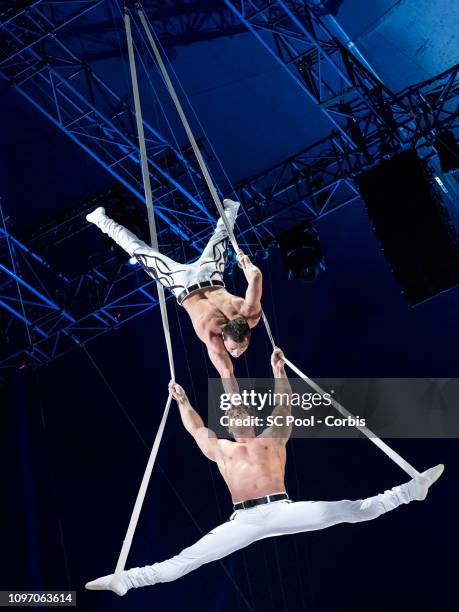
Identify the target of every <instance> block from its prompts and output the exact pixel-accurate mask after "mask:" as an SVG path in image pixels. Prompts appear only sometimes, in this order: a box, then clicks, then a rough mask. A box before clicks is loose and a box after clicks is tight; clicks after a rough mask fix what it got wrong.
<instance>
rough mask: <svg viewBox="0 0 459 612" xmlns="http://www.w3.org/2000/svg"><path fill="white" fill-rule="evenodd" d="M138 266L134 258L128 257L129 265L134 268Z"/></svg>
mask: <svg viewBox="0 0 459 612" xmlns="http://www.w3.org/2000/svg"><path fill="white" fill-rule="evenodd" d="M137 264H138V261H137V259H136V258H135V257H129V265H131V266H135V265H137Z"/></svg>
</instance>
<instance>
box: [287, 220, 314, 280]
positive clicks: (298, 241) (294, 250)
mask: <svg viewBox="0 0 459 612" xmlns="http://www.w3.org/2000/svg"><path fill="white" fill-rule="evenodd" d="M278 242H279V246H280V250H281V255H282V259H283V261H284V264H285V266H286V268H287V270H288V276H289V278H297V279H299V280H301V281H303V282H304V283H311V282H312V281H314V280H315V279H316V278H317V276H318V275H319V273H320V272H321V270H324V269H325V263H324V258H323V254H322V249H321V247H320V241H319V234H318V233H317V231H316V230H315V229H314V228H313V227H311V225H310V224H309V223H302V224H301V225H297V226H295V227H293V228H291V229H289V230H287V231H285V232H283V233H282V234H279V236H278Z"/></svg>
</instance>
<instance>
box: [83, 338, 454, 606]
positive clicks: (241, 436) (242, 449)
mask: <svg viewBox="0 0 459 612" xmlns="http://www.w3.org/2000/svg"><path fill="white" fill-rule="evenodd" d="M271 364H272V369H273V373H274V377H275V379H276V381H275V392H276V393H280V394H283V402H281V403H279V404H278V405H277V406H276V407H275V408H274V410H273V415H274V416H280V417H281V419H280V421H281V423H280V424H279V425H277V427H275V428H273V427H270V428H267V429H265V430H264V431H263V432H262V433H261V434H260V435H258V436H256V435H255V431H254V429H253V428H252V427H251V426H247V425H246V424H245V422H244V420H242V421H238V419H240V418H241V417H244V416H247V412H246V410H245V409H244V408H242V407H237V408H236V407H232V408H230V411H231V415H230V424H231V425H230V427H229V428H228V429H229V431H230V433H231V436H232V437H233V438H234V441H230V440H226V439H218V438H217V437H216V435H215V433H214V432H213V431H211V430H210V429H208V428H206V427H205V425H204V423H203V420H202V419H201V417H200V416H199V414H198V413H197V412H196V411H195V410H194V409H193V408H192V407H191V405H190V402H189V400H188V398H187V396H186V394H185V392H184V390H183V389H182V388H181V387H180V386H179V385H177V384H176V383H173V382H171V383H170V385H169V389H170V392H171V394H172V395H173V397H174V399H175V400H176V401H177V404H178V407H179V410H180V415H181V418H182V422H183V425H184V427H185V429H186V430H187V431H188V432H189V433H190V434H191V435H192V436H193V438H194V439H195V440H196V443H197V445H198V446H199V448H200V449H201V451H202V452H203V453H204V455H205V456H206V457H207V458H208V459H210V460H211V461H215V462H216V463H217V466H218V468H219V470H220V472H221V475H222V476H223V478H224V480H225V482H226V484H227V486H228V489H229V491H230V493H231V496H232V499H233V504H234V506H233V509H234V512H233V514H232V515H231V516H230V517H229V519H228V521H227V522H226V523H223V524H222V525H219V526H218V527H215V528H214V529H212V531H210V532H209V533H208V534H207V535H205V536H204V537H203V538H201V539H200V540H199V541H198V542H196V543H195V544H193V545H192V546H190V547H188V548H185V549H184V550H182V552H181V553H179V554H178V555H176V556H175V557H172V558H171V559H168V560H166V561H162V562H160V563H154V564H153V565H147V566H145V567H135V568H132V569H129V570H125V571H123V573H122V574H121V575H120V578H119V579H117V580H116V581H114V580H113V578H114V575H113V574H111V575H109V576H104V577H102V578H98V579H96V580H93V581H91V582H88V583H87V584H86V588H87V589H91V590H112V591H114V592H115V593H117V594H118V595H125V594H126V592H127V591H128V590H129V589H132V588H137V587H143V586H147V585H153V584H157V583H158V582H170V581H172V580H176V579H177V578H180V577H181V576H184V575H185V574H187V573H188V572H191V571H193V570H195V569H197V568H199V567H200V566H202V565H204V564H205V563H209V562H210V561H215V560H217V559H221V558H222V557H225V556H227V555H229V554H231V553H233V552H235V551H236V550H239V549H241V548H244V547H245V546H248V545H249V544H251V543H252V542H255V541H257V540H261V539H263V538H268V537H272V536H278V535H284V534H293V533H300V532H306V531H314V530H318V529H325V528H327V527H331V526H333V525H337V524H339V523H358V522H361V521H369V520H372V519H375V518H377V517H378V516H381V515H382V514H384V513H386V512H389V511H391V510H394V509H395V508H397V507H398V506H400V505H401V504H408V503H410V502H412V501H414V500H423V499H425V498H426V496H427V492H428V489H429V487H430V486H431V485H432V484H433V483H434V482H435V481H436V480H437V479H438V478H439V477H440V475H441V474H442V472H443V467H444V466H443V465H442V464H440V465H437V466H436V467H433V468H430V469H429V470H426V471H425V472H423V473H422V474H420V476H419V477H416V478H414V479H412V480H410V481H409V482H407V483H405V484H402V485H400V486H396V487H393V488H392V489H389V490H387V491H385V492H384V493H381V494H379V495H375V496H374V497H369V498H367V499H358V500H355V501H350V500H347V499H346V500H341V501H300V502H293V501H292V500H291V499H289V496H288V495H287V493H286V488H285V483H284V474H285V464H286V444H287V441H288V440H289V437H290V434H291V427H290V426H287V424H286V417H287V416H289V415H290V414H291V411H290V399H289V398H290V397H291V388H290V384H289V381H288V379H287V376H286V373H285V369H284V362H283V354H282V351H280V349H275V350H274V351H273V354H272V356H271ZM282 417H283V418H282ZM277 421H279V419H277Z"/></svg>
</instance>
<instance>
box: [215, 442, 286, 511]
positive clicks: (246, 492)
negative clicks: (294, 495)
mask: <svg viewBox="0 0 459 612" xmlns="http://www.w3.org/2000/svg"><path fill="white" fill-rule="evenodd" d="M218 446H219V451H220V454H219V456H218V457H217V465H218V468H219V470H220V473H221V474H222V476H223V478H224V479H225V482H226V484H227V485H228V488H229V490H230V493H231V497H232V499H233V502H234V503H236V502H239V501H244V500H247V499H254V498H256V497H263V496H264V495H272V494H273V493H281V492H283V491H285V482H284V479H285V462H286V448H285V446H284V445H283V444H279V442H278V441H277V440H276V439H275V438H268V437H266V438H265V437H263V436H259V437H256V438H252V439H248V440H247V441H246V442H231V441H230V440H219V441H218Z"/></svg>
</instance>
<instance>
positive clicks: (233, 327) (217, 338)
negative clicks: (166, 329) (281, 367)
mask: <svg viewBox="0 0 459 612" xmlns="http://www.w3.org/2000/svg"><path fill="white" fill-rule="evenodd" d="M239 263H240V265H241V267H242V268H243V269H244V271H245V274H246V278H247V281H248V287H247V291H246V294H245V297H244V298H242V297H239V296H236V295H233V294H231V293H229V291H227V290H226V289H225V288H224V287H219V286H213V287H206V288H203V289H200V290H199V291H196V292H193V293H191V294H190V295H189V296H188V297H187V298H186V299H185V300H184V301H183V302H182V306H183V307H184V308H185V310H186V311H187V312H188V314H189V315H190V318H191V321H192V323H193V327H194V330H195V332H196V335H197V336H198V338H199V339H200V340H201V341H202V342H204V344H205V345H206V346H207V351H208V354H209V358H210V360H211V361H212V363H213V365H214V366H215V368H216V369H217V371H218V373H219V374H220V377H221V378H222V379H223V380H224V381H225V382H224V385H225V390H226V391H227V392H233V393H234V392H236V391H237V388H238V387H237V382H236V379H235V378H234V372H233V364H232V361H231V359H230V355H231V357H240V355H242V353H244V351H245V350H246V349H247V347H248V346H249V343H250V330H251V329H252V328H253V327H255V326H256V325H257V324H258V322H259V321H260V318H261V314H262V309H261V295H262V284H263V281H262V274H261V272H260V270H259V269H258V268H257V267H256V266H254V265H253V264H252V263H251V261H250V260H249V258H248V257H247V256H245V255H244V254H242V253H240V254H239Z"/></svg>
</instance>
